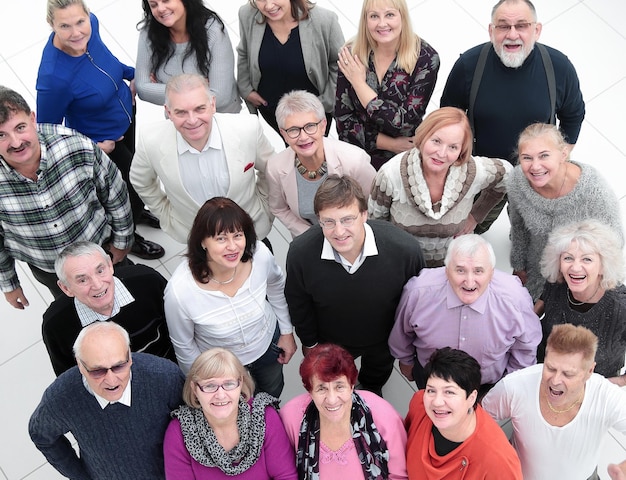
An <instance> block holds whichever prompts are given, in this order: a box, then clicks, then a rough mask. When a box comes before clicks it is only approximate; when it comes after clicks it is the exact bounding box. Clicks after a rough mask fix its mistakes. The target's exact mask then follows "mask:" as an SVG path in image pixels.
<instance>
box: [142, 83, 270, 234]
mask: <svg viewBox="0 0 626 480" xmlns="http://www.w3.org/2000/svg"><path fill="white" fill-rule="evenodd" d="M165 111H166V113H167V116H168V118H169V120H162V121H160V122H159V123H155V124H150V125H144V126H143V127H142V128H140V129H138V132H137V133H138V135H137V148H136V152H135V156H134V158H133V162H132V166H131V171H130V181H131V183H132V184H133V186H134V187H135V190H136V191H137V193H138V194H139V196H140V197H141V199H142V200H143V202H144V203H145V204H146V205H147V206H148V208H149V209H150V211H151V212H152V213H153V214H155V215H156V216H157V217H159V220H160V222H161V228H162V229H163V230H164V231H165V232H166V233H167V234H169V235H170V236H171V237H172V238H173V239H174V240H176V241H178V242H181V243H187V235H188V234H189V230H190V229H191V225H192V223H193V220H194V218H195V217H196V213H197V212H198V209H199V208H200V206H201V205H202V204H203V203H204V202H205V201H206V200H208V199H210V198H213V197H216V196H224V197H228V198H230V199H232V200H233V201H235V202H237V204H239V205H240V206H241V208H243V209H244V210H245V211H246V212H248V214H249V215H250V216H251V217H252V219H253V220H254V226H255V229H256V233H257V235H258V237H259V238H261V239H264V238H265V237H266V236H267V234H268V233H269V232H270V230H271V228H272V221H273V216H272V215H271V213H270V210H269V206H268V187H267V181H266V179H265V167H266V164H267V159H268V158H269V157H271V156H272V155H273V154H274V148H273V147H272V145H271V144H270V142H269V140H268V139H267V138H266V137H265V135H264V133H263V128H262V126H261V124H260V122H259V120H258V117H257V116H256V115H248V114H226V113H225V114H220V113H217V114H216V113H215V96H214V95H213V93H212V92H211V91H210V90H209V84H208V82H207V80H206V79H205V78H203V77H201V76H200V75H195V74H194V75H191V74H183V75H179V76H176V77H173V78H172V79H170V81H169V82H168V84H167V87H166V90H165Z"/></svg>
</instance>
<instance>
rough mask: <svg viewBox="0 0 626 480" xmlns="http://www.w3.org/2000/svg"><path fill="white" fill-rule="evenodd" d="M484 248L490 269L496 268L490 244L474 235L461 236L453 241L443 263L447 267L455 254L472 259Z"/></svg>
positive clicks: (494, 255)
mask: <svg viewBox="0 0 626 480" xmlns="http://www.w3.org/2000/svg"><path fill="white" fill-rule="evenodd" d="M481 248H484V249H485V250H487V255H488V256H489V262H490V263H491V268H495V267H496V254H495V253H494V251H493V247H492V246H491V244H490V243H489V242H488V241H487V240H485V239H484V238H483V237H481V236H480V235H476V234H474V233H471V234H468V235H461V236H459V237H456V238H455V239H453V240H452V241H451V242H450V244H449V245H448V251H447V252H446V258H445V259H444V261H443V263H444V265H445V266H446V267H447V266H448V265H449V264H450V262H451V261H452V257H453V256H454V255H456V254H460V255H463V256H468V257H473V256H474V255H476V253H478V251H479V250H480V249H481Z"/></svg>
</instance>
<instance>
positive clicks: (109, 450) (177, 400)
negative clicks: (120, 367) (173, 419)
mask: <svg viewBox="0 0 626 480" xmlns="http://www.w3.org/2000/svg"><path fill="white" fill-rule="evenodd" d="M132 356H133V365H132V367H131V369H132V380H131V396H132V404H131V407H127V406H126V405H123V404H121V403H114V404H109V405H108V406H107V407H106V408H104V409H102V408H100V405H99V404H98V401H97V400H96V398H95V397H94V396H93V395H92V394H91V393H89V392H88V391H87V389H86V388H85V386H84V385H83V381H82V376H81V374H80V372H79V370H78V367H73V368H71V369H70V370H68V371H66V372H65V373H63V374H62V375H61V376H59V377H58V378H57V379H56V380H55V381H54V383H52V385H50V386H49V387H48V388H47V389H46V391H45V392H44V394H43V398H42V399H41V403H40V404H39V406H38V407H37V409H36V410H35V412H34V413H33V415H32V417H31V419H30V423H29V425H28V430H29V432H30V438H31V439H32V441H33V442H34V443H35V445H36V446H37V448H38V449H39V450H41V452H42V453H43V454H44V456H45V457H46V459H47V460H48V462H50V464H51V465H52V466H53V467H54V468H56V469H57V470H58V471H59V472H60V473H61V474H62V475H64V476H66V477H67V478H71V479H73V480H129V479H133V480H158V479H164V478H165V471H164V465H163V437H164V435H165V429H166V428H167V426H168V424H169V421H170V415H169V414H170V411H172V410H173V409H175V408H177V407H178V406H179V405H180V404H181V403H182V399H181V391H182V387H183V383H184V381H185V378H184V376H183V374H182V372H181V371H180V369H179V368H178V366H177V365H176V364H175V363H173V362H171V361H169V360H166V359H164V358H160V357H155V356H153V355H150V354H147V353H133V354H132ZM68 432H71V433H72V435H73V436H74V438H75V439H76V440H77V442H78V447H79V449H80V457H79V456H77V454H76V451H75V450H74V449H73V448H72V446H71V445H70V442H69V441H68V439H67V438H66V437H65V434H66V433H68Z"/></svg>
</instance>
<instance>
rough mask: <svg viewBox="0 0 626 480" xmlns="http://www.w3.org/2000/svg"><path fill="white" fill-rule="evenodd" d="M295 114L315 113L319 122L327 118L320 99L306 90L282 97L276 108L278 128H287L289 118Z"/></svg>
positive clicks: (293, 91) (294, 91)
mask: <svg viewBox="0 0 626 480" xmlns="http://www.w3.org/2000/svg"><path fill="white" fill-rule="evenodd" d="M294 113H314V114H315V116H316V117H317V119H318V120H322V119H324V118H326V112H325V111H324V105H322V102H320V99H319V98H317V97H316V96H315V95H313V94H312V93H310V92H307V91H306V90H292V91H291V92H289V93H285V94H284V95H283V96H282V97H281V99H280V101H279V102H278V106H277V107H276V123H278V126H279V127H280V128H285V121H286V120H287V117H288V116H290V115H293V114H294Z"/></svg>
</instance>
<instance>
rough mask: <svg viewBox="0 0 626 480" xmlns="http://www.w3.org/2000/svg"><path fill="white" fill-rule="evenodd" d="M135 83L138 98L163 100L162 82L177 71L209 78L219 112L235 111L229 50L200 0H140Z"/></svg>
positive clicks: (236, 102)
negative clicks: (140, 14) (141, 17)
mask: <svg viewBox="0 0 626 480" xmlns="http://www.w3.org/2000/svg"><path fill="white" fill-rule="evenodd" d="M142 7H143V13H144V16H143V19H142V20H141V22H139V28H140V33H139V45H138V48H137V74H136V84H137V93H138V94H139V98H141V99H142V100H145V101H147V102H150V103H154V104H156V105H163V104H164V103H165V84H166V83H167V81H168V80H169V79H170V78H172V77H174V76H176V75H179V74H181V73H197V74H199V75H202V76H203V77H206V78H207V79H208V80H209V85H210V86H211V90H212V91H213V92H214V93H215V96H216V99H217V111H218V112H220V113H238V112H239V111H240V110H241V100H240V98H239V95H238V93H237V84H236V82H235V73H234V72H235V55H234V53H233V47H232V44H231V43H230V38H229V37H228V32H227V31H226V28H225V27H224V22H223V21H222V19H221V18H220V17H219V15H218V14H217V13H215V12H214V11H213V10H210V9H208V8H207V7H205V6H204V4H203V3H202V0H142Z"/></svg>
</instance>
